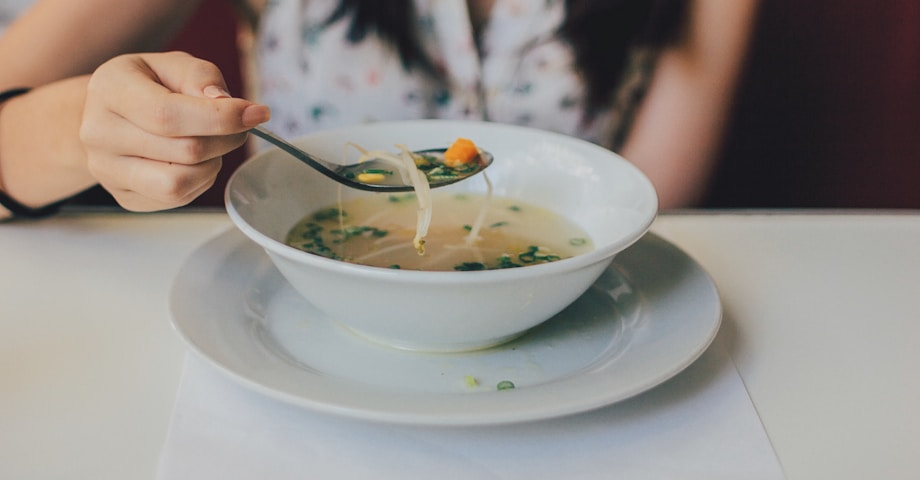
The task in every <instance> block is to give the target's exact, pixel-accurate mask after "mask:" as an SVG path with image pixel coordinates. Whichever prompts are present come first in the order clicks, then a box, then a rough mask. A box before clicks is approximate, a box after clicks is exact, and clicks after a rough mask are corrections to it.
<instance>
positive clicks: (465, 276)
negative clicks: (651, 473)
mask: <svg viewBox="0 0 920 480" xmlns="http://www.w3.org/2000/svg"><path fill="white" fill-rule="evenodd" d="M435 123H439V124H445V125H447V124H453V125H457V126H461V127H462V126H463V125H470V124H476V125H482V124H488V125H490V127H491V126H494V127H496V128H506V129H510V130H525V131H529V132H539V133H540V134H541V135H550V136H553V137H556V138H559V139H562V141H565V142H573V141H574V142H579V143H581V144H582V145H583V146H585V147H588V148H594V149H598V150H599V152H600V153H603V154H604V155H613V156H614V157H617V158H619V159H620V160H621V161H622V162H624V163H625V166H626V168H628V169H632V170H633V173H634V174H635V175H636V176H637V178H638V179H640V181H641V182H642V183H645V184H646V185H645V187H646V188H643V189H642V190H643V191H645V192H648V193H650V194H651V195H650V197H649V198H648V199H647V200H648V201H650V202H651V205H650V208H649V212H648V214H647V215H646V216H645V218H642V219H641V220H640V221H638V222H637V223H636V226H635V228H634V229H632V230H631V231H630V232H629V233H628V234H625V235H623V236H622V237H620V238H619V239H617V240H616V241H614V242H610V243H607V244H605V245H603V246H601V247H595V249H594V250H591V251H589V252H584V253H580V254H578V255H575V256H572V257H567V258H563V259H560V260H557V261H555V262H549V263H543V264H538V265H527V266H526V268H505V269H493V270H475V271H463V272H458V271H451V270H440V271H432V270H409V269H407V270H403V269H390V268H383V267H375V266H369V265H361V264H355V263H350V262H344V261H341V260H333V259H330V258H325V257H322V256H319V255H315V254H312V253H309V252H305V251H303V250H300V249H298V248H295V247H292V246H290V245H287V244H286V243H284V242H281V241H279V240H276V239H274V238H272V237H270V236H269V235H266V234H264V233H262V232H261V231H259V230H258V229H256V228H255V227H254V226H252V225H251V224H250V223H249V222H248V221H246V219H245V218H243V216H242V214H240V212H239V211H238V210H237V208H236V206H235V205H234V202H233V200H232V195H231V191H232V188H233V186H234V183H235V181H236V180H237V179H238V177H240V176H241V175H243V172H244V170H245V168H246V166H247V165H249V164H253V163H255V162H259V161H265V160H264V158H265V157H266V156H268V155H269V154H271V152H273V151H276V150H277V147H270V148H266V149H265V150H262V151H259V152H257V153H255V154H253V155H251V156H250V157H249V158H247V159H246V160H245V161H244V162H243V163H242V164H240V166H239V167H238V168H237V169H236V170H235V171H234V172H233V173H232V174H231V176H230V178H229V179H228V181H227V185H226V188H225V189H224V203H225V206H226V210H227V214H228V215H229V217H230V219H231V220H232V222H233V223H234V224H235V225H236V227H237V228H239V229H240V230H241V231H242V232H243V233H244V234H245V235H246V236H248V237H249V238H250V239H251V240H253V241H255V242H256V243H257V244H259V245H260V246H261V247H262V248H264V249H265V250H266V251H268V252H270V253H274V254H276V255H279V256H282V257H284V258H286V259H288V260H293V261H296V262H305V263H308V264H310V265H312V266H315V267H317V268H320V269H322V270H325V271H331V272H338V273H340V274H345V273H349V272H350V273H355V274H360V275H363V276H368V277H371V278H374V277H380V278H385V279H387V280H389V281H393V280H397V279H401V280H405V281H411V282H425V281H438V280H442V281H443V280H445V279H446V278H450V280H451V281H452V282H459V283H463V284H466V283H482V282H483V281H495V282H505V281H509V280H515V279H523V278H532V277H534V276H538V275H541V274H542V275H553V274H560V273H566V272H571V271H574V270H579V269H582V268H584V267H586V266H589V265H593V264H596V263H599V262H604V261H609V260H612V259H613V258H614V256H616V254H617V253H619V252H621V251H623V250H625V249H626V248H627V247H629V246H630V245H632V244H633V243H635V242H637V241H638V240H639V239H640V238H642V237H643V236H644V235H645V234H646V233H647V232H648V230H649V229H650V228H651V225H652V223H653V222H654V221H655V219H656V218H657V215H658V196H657V192H656V190H655V188H654V186H653V185H652V183H651V181H650V180H649V179H648V177H647V176H646V175H645V174H644V173H643V172H642V171H641V170H639V168H638V167H636V166H635V165H633V164H632V163H631V162H629V161H627V160H626V159H624V158H623V157H621V156H620V155H619V154H617V153H615V152H612V151H611V150H609V149H606V148H604V147H603V146H600V145H597V144H594V143H591V142H589V141H587V140H583V139H580V138H577V137H572V136H569V135H565V134H562V133H558V132H553V131H547V130H541V129H537V128H532V127H525V126H520V125H513V124H504V123H494V122H483V121H468V120H445V119H430V120H398V121H381V122H376V123H371V124H359V125H351V126H344V127H339V128H332V129H324V130H320V131H315V132H312V133H308V134H306V135H302V136H299V137H297V138H295V139H294V142H298V141H303V140H307V139H314V138H317V137H322V136H324V135H329V134H335V133H336V132H341V131H351V130H356V129H365V128H373V127H374V126H375V125H378V126H379V125H386V126H392V127H405V128H411V127H413V126H417V125H419V124H425V125H431V124H435ZM304 168H306V167H304ZM459 274H462V275H459Z"/></svg>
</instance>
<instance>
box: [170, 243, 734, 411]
mask: <svg viewBox="0 0 920 480" xmlns="http://www.w3.org/2000/svg"><path fill="white" fill-rule="evenodd" d="M643 248H645V249H651V250H656V249H657V250H662V249H664V250H668V252H666V253H670V254H671V255H676V256H679V257H680V260H682V261H683V264H684V265H685V266H688V267H690V268H691V269H692V272H691V273H693V275H692V276H691V277H690V279H689V281H690V282H695V283H696V284H697V287H704V288H705V289H706V290H708V293H710V294H711V295H712V298H711V299H709V300H714V301H713V302H706V305H704V306H703V307H704V308H705V307H708V308H710V309H712V310H711V311H709V312H707V313H706V315H705V316H707V317H709V318H705V319H704V320H703V321H702V322H703V323H701V325H700V328H699V330H698V331H696V332H695V333H696V335H697V337H696V338H695V339H693V341H692V344H691V343H688V344H687V345H686V351H685V352H683V354H682V355H680V356H679V358H675V359H672V361H671V363H670V364H669V365H668V366H667V367H666V368H659V369H657V370H656V372H655V374H654V375H649V376H647V377H646V378H644V379H641V380H640V381H634V382H633V383H632V384H631V385H630V388H626V389H618V387H617V386H616V385H606V384H605V383H604V382H599V383H597V384H596V385H597V386H596V387H590V386H589V387H587V389H590V388H595V391H593V392H591V391H588V392H586V391H584V390H585V389H586V387H585V385H590V383H591V382H589V381H590V380H595V379H599V380H607V381H609V380H610V378H607V377H609V373H610V372H609V371H605V369H604V368H605V367H604V366H600V367H597V368H589V369H587V371H585V370H584V369H583V370H582V371H581V373H580V374H578V375H575V376H570V377H568V378H563V379H559V380H554V381H552V382H548V383H544V384H540V385H535V386H528V387H527V388H522V389H515V390H512V391H507V392H500V393H501V394H500V395H495V394H488V393H486V394H480V393H431V392H421V393H420V392H412V393H411V395H412V396H413V397H415V400H419V398H420V397H423V398H422V400H426V401H429V402H436V401H439V400H441V401H443V400H451V401H454V400H458V399H459V398H461V397H462V398H463V400H464V402H462V403H463V408H462V409H460V410H454V411H450V410H449V409H447V410H444V409H441V410H439V409H438V408H434V407H433V406H432V405H428V407H429V409H428V410H427V411H425V412H419V411H412V409H408V408H403V409H400V408H395V409H394V408H393V407H392V405H393V404H398V403H399V402H400V400H401V399H402V400H404V399H403V398H402V397H404V396H405V395H398V394H397V395H393V394H392V392H386V391H383V390H381V389H380V387H378V386H374V385H364V384H356V383H354V382H347V381H344V380H343V379H336V378H329V377H326V378H322V379H319V377H323V376H322V375H314V376H315V377H317V380H316V381H318V382H319V385H317V386H325V387H332V388H338V389H339V391H338V393H346V394H347V393H349V392H351V393H353V394H354V395H355V397H354V398H359V399H362V398H367V397H365V396H363V395H368V394H375V395H378V397H377V398H378V399H379V398H381V397H380V395H383V396H384V397H391V398H388V400H389V402H390V406H388V407H387V408H382V407H381V406H380V405H377V406H376V407H375V406H374V405H371V404H370V403H371V402H370V401H366V400H358V401H354V402H351V403H343V402H330V401H322V400H321V399H319V398H317V397H316V396H315V395H314V396H313V397H312V398H308V397H305V396H304V395H302V394H298V393H295V392H291V391H286V390H284V389H281V388H278V387H275V386H272V385H271V384H270V383H271V382H267V381H266V378H265V377H264V376H263V377H261V378H258V376H257V375H254V374H253V373H252V372H244V371H239V370H238V369H236V368H233V366H231V365H227V364H225V363H224V362H222V361H221V360H220V359H219V358H217V357H219V355H215V354H214V353H213V350H211V351H209V348H208V346H207V345H205V344H203V343H202V342H201V341H200V339H199V338H197V337H196V336H195V335H194V334H193V333H191V332H190V329H189V328H188V326H187V322H189V321H191V320H188V319H183V318H181V317H182V316H183V313H182V312H181V310H182V307H181V306H179V305H178V303H179V302H181V301H184V300H186V299H187V296H188V295H190V294H191V293H190V292H188V291H186V289H185V288H183V287H187V285H185V284H186V283H188V281H190V280H191V279H190V278H189V277H190V276H194V275H196V274H198V272H194V271H191V270H193V269H194V267H195V265H196V264H197V263H208V262H210V261H213V260H214V259H215V258H228V257H229V256H230V254H234V253H244V254H247V255H251V256H253V257H257V258H258V260H256V262H258V263H257V264H255V265H254V267H260V268H265V267H269V268H274V266H273V265H271V261H270V259H269V257H268V255H267V253H265V251H264V250H263V249H262V247H260V246H259V245H257V244H256V243H255V242H252V241H251V240H250V239H248V238H247V237H245V236H244V235H243V233H242V232H240V231H239V230H238V229H237V228H235V227H233V226H230V227H228V228H227V229H226V230H225V231H223V232H221V233H218V234H216V235H215V236H213V237H212V238H210V239H209V240H207V241H205V242H204V243H203V244H202V245H200V246H199V247H198V248H196V249H195V250H194V251H193V252H192V253H191V254H190V255H189V256H188V258H187V259H186V260H185V261H184V262H183V264H182V267H181V268H180V270H179V272H178V273H177V275H176V277H175V279H174V281H173V284H172V286H171V288H170V294H169V310H170V314H171V323H172V326H173V329H174V330H175V331H176V332H177V334H178V335H179V337H180V338H181V339H182V341H183V342H184V343H185V344H186V346H188V347H189V349H190V350H191V351H192V352H193V353H194V354H196V355H197V356H198V357H199V358H202V359H204V360H205V361H206V362H207V363H208V364H210V365H212V366H213V367H215V368H216V369H217V370H218V371H220V372H221V373H222V374H224V375H226V376H228V377H229V378H231V379H232V380H234V381H235V382H237V383H239V384H240V385H243V386H244V387H246V388H248V389H250V390H253V391H257V392H259V393H261V394H263V395H265V396H268V397H270V398H274V399H276V400H280V401H282V402H284V403H288V404H293V405H297V406H300V407H303V408H307V409H310V410H312V411H318V412H325V413H330V414H335V415H339V416H345V417H350V418H357V419H363V420H371V421H380V422H385V423H395V424H412V425H431V426H434V425H440V426H461V425H500V424H511V423H522V422H529V421H536V420H543V419H550V418H555V417H561V416H566V415H571V414H577V413H582V412H586V411H590V410H594V409H597V408H601V407H605V406H608V405H612V404H615V403H618V402H621V401H623V400H626V399H628V398H631V397H634V396H636V395H639V394H641V393H643V392H645V391H647V390H650V389H652V388H654V387H656V386H658V385H660V384H661V383H664V382H665V381H667V380H669V379H670V378H672V377H674V376H676V375H677V374H679V373H680V372H682V371H683V370H684V369H686V368H687V367H688V366H689V365H691V364H692V363H693V362H695V361H696V360H697V359H698V358H699V357H700V356H701V355H702V354H703V353H704V352H705V351H706V349H707V348H709V346H710V345H711V343H712V342H713V340H714V339H715V337H716V334H717V333H718V331H719V328H720V326H721V323H722V314H723V312H722V305H721V300H720V296H719V293H718V289H717V287H716V285H715V283H714V282H713V280H712V278H711V276H710V275H709V274H708V273H707V272H706V271H705V270H704V269H703V268H702V266H700V265H699V264H698V263H697V262H696V261H695V260H694V259H692V258H691V257H690V256H689V255H687V254H686V253H685V252H683V251H682V250H681V249H680V248H678V247H677V246H676V245H674V244H672V243H671V242H669V241H667V240H665V239H664V238H662V237H660V236H658V235H656V234H655V233H653V232H648V233H646V234H645V235H644V236H643V237H642V238H640V239H639V240H638V241H637V242H635V243H634V244H633V245H632V246H631V247H629V249H627V251H624V252H622V253H621V254H619V255H617V256H616V257H615V258H614V259H613V262H612V263H611V266H610V267H608V269H612V268H616V269H619V270H620V271H621V273H622V274H624V275H626V276H627V277H630V276H631V275H632V276H635V275H636V274H638V273H642V272H641V271H637V270H636V269H634V268H629V266H624V265H623V259H624V257H626V258H627V259H628V257H629V251H630V250H631V249H643ZM624 254H625V255H624ZM253 269H254V268H253ZM624 270H625V271H624ZM645 273H646V274H647V275H648V274H649V273H648V272H645ZM651 275H652V276H654V274H651ZM199 280H203V279H199ZM633 281H634V282H635V280H633ZM643 281H645V280H642V279H640V280H638V282H640V284H638V285H635V284H634V287H635V289H636V290H637V291H638V293H639V294H640V295H642V294H643V289H642V285H641V282H643ZM687 281H688V280H684V282H685V283H686V282H687ZM238 282H240V283H245V282H242V281H239V280H238ZM641 302H642V305H641V306H640V315H646V311H647V310H649V309H648V308H646V305H645V299H644V298H643V299H642V300H641ZM238 306H240V307H242V305H238ZM204 308H208V307H207V306H204ZM652 310H654V308H653V309H652ZM239 314H240V315H241V316H242V315H243V312H240V313H239ZM701 314H702V312H701ZM630 346H632V345H631V344H630V345H629V346H627V349H626V350H625V351H624V352H621V353H620V354H621V355H631V353H630V351H631V350H634V348H629V347H630ZM634 354H635V352H632V355H634ZM291 368H294V367H291ZM606 368H608V369H609V368H610V367H609V366H607V367H606ZM298 373H300V374H302V373H303V371H298ZM605 374H607V375H606V376H605ZM567 385H569V386H574V387H576V388H575V389H574V390H573V391H566V390H564V389H563V390H561V391H560V387H565V386H567ZM604 387H610V388H611V391H608V392H604V391H600V390H601V389H602V388H604ZM585 393H588V394H589V395H584V394H585ZM532 400H540V401H549V403H537V404H536V405H535V404H534V402H533V401H532ZM483 407H486V409H485V410H483Z"/></svg>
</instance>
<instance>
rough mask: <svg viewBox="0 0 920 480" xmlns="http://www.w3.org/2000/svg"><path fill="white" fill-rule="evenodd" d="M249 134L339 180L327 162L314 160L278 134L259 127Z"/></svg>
mask: <svg viewBox="0 0 920 480" xmlns="http://www.w3.org/2000/svg"><path fill="white" fill-rule="evenodd" d="M249 133H251V134H253V135H255V136H257V137H259V138H261V139H263V140H265V141H267V142H269V143H271V144H272V145H275V146H276V147H278V148H280V149H282V150H284V151H285V152H287V153H289V154H291V155H292V156H294V157H295V158H296V159H298V160H300V161H301V162H304V163H306V164H307V165H309V166H311V167H313V168H315V169H317V170H319V171H320V172H322V173H323V174H325V175H326V176H328V177H331V178H333V179H335V180H338V179H339V177H338V175H336V174H335V172H334V171H333V169H332V168H330V167H329V166H328V165H326V162H323V161H322V160H318V159H316V158H314V157H313V156H312V155H310V154H309V153H307V152H305V151H303V150H301V149H299V148H297V147H295V146H294V145H291V144H290V143H288V141H287V140H285V139H283V138H281V137H279V136H278V134H276V133H274V132H272V131H271V130H268V129H266V128H263V127H261V126H259V127H253V128H252V129H251V130H249Z"/></svg>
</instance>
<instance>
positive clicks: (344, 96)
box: [256, 0, 630, 147]
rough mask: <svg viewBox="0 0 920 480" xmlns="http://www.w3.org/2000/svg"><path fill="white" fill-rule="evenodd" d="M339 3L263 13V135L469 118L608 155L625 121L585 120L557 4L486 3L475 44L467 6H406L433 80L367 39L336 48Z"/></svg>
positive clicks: (613, 112) (292, 3)
mask: <svg viewBox="0 0 920 480" xmlns="http://www.w3.org/2000/svg"><path fill="white" fill-rule="evenodd" d="M338 3H339V2H338V0H277V1H273V2H269V3H268V6H267V8H266V10H265V12H264V14H263V19H262V23H261V26H260V38H259V43H258V48H257V52H256V55H257V63H256V64H257V67H258V70H259V71H258V75H259V88H258V90H259V96H260V98H259V100H260V101H262V102H264V103H266V104H267V105H269V106H270V107H271V108H272V121H271V122H270V124H269V126H270V128H272V129H274V130H276V131H278V132H279V133H281V134H282V135H285V136H288V137H294V136H297V135H300V134H304V133H308V132H312V131H316V130H319V129H325V128H333V127H338V126H344V125H349V124H355V123H363V122H372V121H380V120H400V119H417V118H442V119H470V120H488V121H495V122H503V123H513V124H518V125H525V126H531V127H536V128H541V129H546V130H552V131H557V132H561V133H565V134H569V135H573V136H578V137H581V138H584V139H587V140H590V141H593V142H595V143H599V144H602V145H605V146H608V147H609V146H611V142H612V139H613V138H614V137H615V136H616V131H617V129H618V128H620V127H621V126H622V125H623V123H624V122H623V118H621V117H622V116H623V115H622V112H618V111H617V109H614V108H610V107H609V106H606V107H603V108H601V109H599V113H598V114H596V115H586V110H587V109H586V108H585V107H586V106H585V104H584V84H583V80H582V78H581V77H580V75H579V73H578V70H577V68H576V64H575V60H574V58H575V57H574V54H573V52H572V49H571V47H570V46H569V44H568V43H567V42H566V41H565V40H564V39H563V38H561V37H560V35H559V34H558V33H557V32H558V29H559V26H560V24H561V22H562V21H563V19H564V15H565V2H564V1H563V0H546V1H530V0H527V1H522V0H495V2H494V6H493V7H492V10H491V12H490V15H489V20H488V21H487V22H486V23H485V24H483V25H482V29H481V32H480V36H479V37H476V36H475V35H474V31H473V26H472V24H471V22H470V15H469V11H468V7H467V2H466V0H415V8H416V13H417V23H416V25H415V27H416V28H417V31H418V37H419V40H420V43H421V45H422V46H423V47H424V49H425V52H426V54H427V55H428V56H429V58H430V59H431V60H432V61H433V63H434V64H435V65H436V66H437V67H438V68H439V70H440V71H442V72H443V77H444V79H445V81H443V82H438V81H435V80H433V79H432V78H431V77H430V76H429V75H426V74H425V73H423V72H422V71H417V70H411V71H406V70H405V69H404V68H403V66H402V63H401V61H400V58H399V55H398V54H397V53H396V50H395V49H393V48H391V47H390V46H389V45H387V44H385V43H383V42H382V41H381V40H380V39H379V38H377V37H376V36H375V35H369V36H367V37H366V39H365V40H363V41H361V42H358V43H351V42H349V41H348V40H346V33H347V30H348V27H349V25H350V21H351V20H350V18H344V19H343V20H341V21H337V22H335V23H333V24H331V25H328V26H327V25H326V20H327V19H328V18H329V17H330V15H331V13H332V12H333V11H334V9H335V8H336V6H337V5H338ZM627 71H630V69H628V70H627Z"/></svg>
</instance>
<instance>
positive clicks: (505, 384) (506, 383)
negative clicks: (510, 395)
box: [495, 380, 514, 390]
mask: <svg viewBox="0 0 920 480" xmlns="http://www.w3.org/2000/svg"><path fill="white" fill-rule="evenodd" d="M495 388H497V389H499V390H514V382H511V381H510V380H502V381H500V382H498V385H496V386H495Z"/></svg>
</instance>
